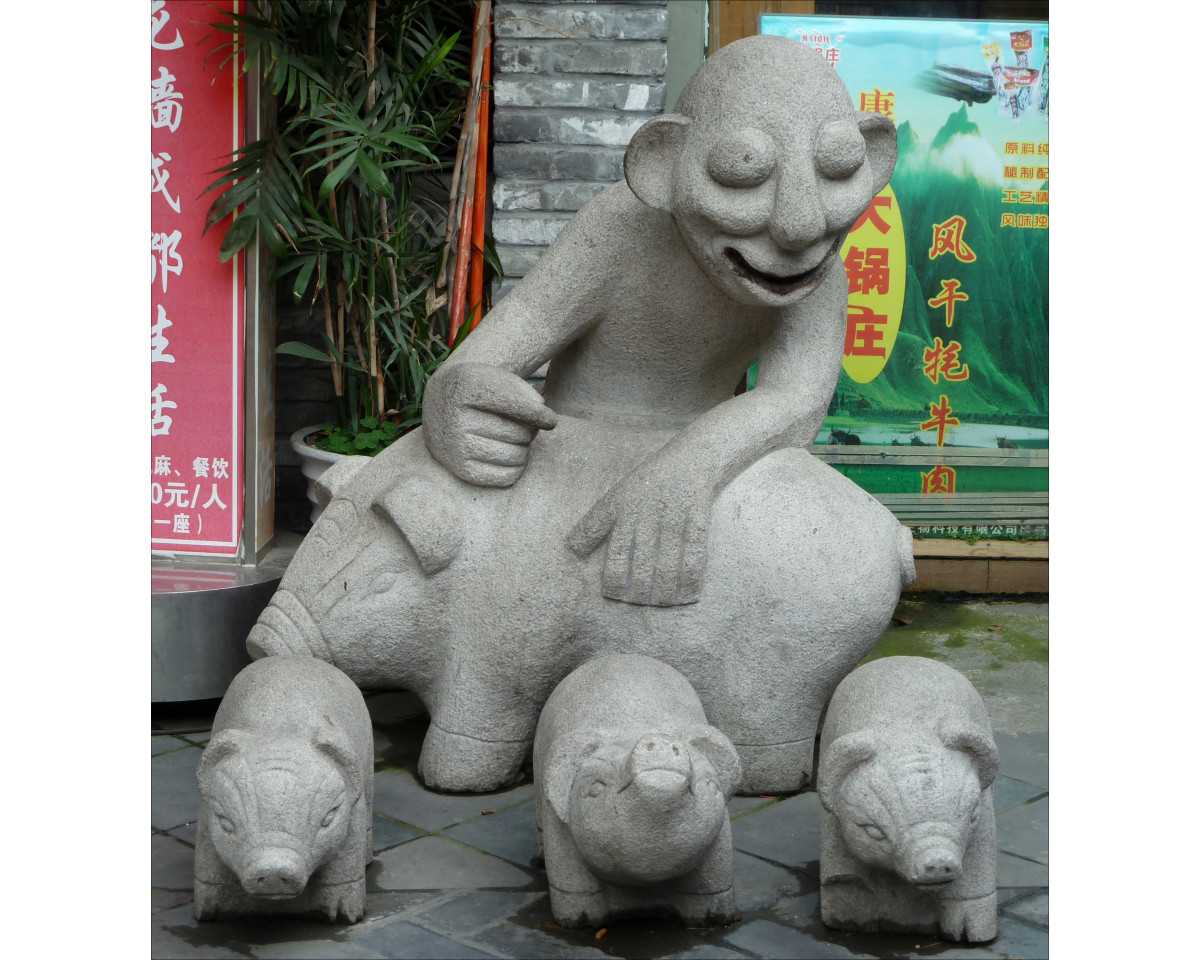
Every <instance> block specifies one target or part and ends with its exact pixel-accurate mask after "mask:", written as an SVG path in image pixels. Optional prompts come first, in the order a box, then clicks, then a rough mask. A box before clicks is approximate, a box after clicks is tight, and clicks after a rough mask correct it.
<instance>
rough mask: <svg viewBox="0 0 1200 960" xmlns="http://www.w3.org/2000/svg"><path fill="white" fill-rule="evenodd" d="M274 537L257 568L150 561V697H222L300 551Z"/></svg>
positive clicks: (291, 537) (289, 539) (287, 539)
mask: <svg viewBox="0 0 1200 960" xmlns="http://www.w3.org/2000/svg"><path fill="white" fill-rule="evenodd" d="M301 539H302V538H301V537H300V535H299V534H295V533H288V532H286V531H280V532H277V533H276V535H275V537H274V539H273V540H272V542H271V545H270V546H269V547H268V549H267V553H266V555H265V556H264V557H263V559H262V561H261V562H260V563H258V564H257V565H255V566H249V565H246V564H236V563H221V562H204V561H202V560H153V561H151V593H150V699H151V701H152V702H154V703H164V702H175V701H180V700H205V699H209V698H212V697H222V696H224V695H225V690H226V689H227V688H228V686H229V682H230V681H231V680H232V679H233V678H234V677H235V676H236V675H237V673H238V671H240V670H241V669H242V668H243V667H244V666H246V664H248V663H249V662H250V657H249V655H247V653H246V636H247V635H248V634H249V633H250V628H251V627H253V626H254V623H255V621H256V620H257V619H258V615H259V614H260V613H262V611H263V608H264V607H266V605H267V603H268V602H269V601H270V599H271V596H272V594H274V593H275V589H276V587H278V586H279V581H280V579H281V578H282V577H283V573H284V570H286V569H287V565H288V564H289V563H290V562H291V559H292V556H293V555H294V554H295V552H296V548H297V547H299V545H300V541H301Z"/></svg>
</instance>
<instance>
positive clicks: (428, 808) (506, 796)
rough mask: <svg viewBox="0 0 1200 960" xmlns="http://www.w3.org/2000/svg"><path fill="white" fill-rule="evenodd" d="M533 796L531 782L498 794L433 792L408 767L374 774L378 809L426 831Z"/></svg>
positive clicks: (376, 808) (471, 817) (472, 817)
mask: <svg viewBox="0 0 1200 960" xmlns="http://www.w3.org/2000/svg"><path fill="white" fill-rule="evenodd" d="M532 796H533V784H532V783H524V784H520V785H518V786H516V787H513V788H511V789H509V790H503V791H500V792H499V793H463V794H457V793H454V794H452V793H433V792H431V791H429V790H426V789H425V787H424V786H422V784H421V783H420V782H419V781H418V780H417V779H416V777H414V776H413V775H412V773H410V772H409V771H408V770H378V771H376V773H375V812H376V813H382V814H384V815H386V816H388V817H391V818H392V819H394V820H398V821H400V822H401V823H405V824H408V825H410V826H413V827H417V828H419V829H421V830H425V831H426V832H432V831H435V830H441V829H442V828H444V827H449V826H452V825H453V824H456V823H462V822H463V821H464V820H471V819H474V818H475V817H478V816H481V815H482V813H483V811H484V810H502V809H504V808H506V807H509V806H511V805H512V804H514V803H519V802H520V801H522V800H528V799H529V798H530V797H532Z"/></svg>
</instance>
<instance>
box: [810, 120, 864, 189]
mask: <svg viewBox="0 0 1200 960" xmlns="http://www.w3.org/2000/svg"><path fill="white" fill-rule="evenodd" d="M813 153H814V156H813V159H814V160H815V161H816V164H817V170H818V171H820V173H821V175H822V176H824V177H828V178H829V179H830V180H845V179H846V178H847V177H848V176H850V175H851V174H852V173H854V172H855V171H856V170H857V169H858V168H859V167H861V166H862V165H863V161H864V160H865V159H866V158H867V142H866V141H865V140H863V137H862V134H861V133H859V132H858V124H857V123H855V122H854V121H853V120H835V121H834V122H833V123H827V124H825V126H824V127H823V128H822V129H821V133H820V135H819V136H818V137H817V147H816V150H815V151H814V152H813Z"/></svg>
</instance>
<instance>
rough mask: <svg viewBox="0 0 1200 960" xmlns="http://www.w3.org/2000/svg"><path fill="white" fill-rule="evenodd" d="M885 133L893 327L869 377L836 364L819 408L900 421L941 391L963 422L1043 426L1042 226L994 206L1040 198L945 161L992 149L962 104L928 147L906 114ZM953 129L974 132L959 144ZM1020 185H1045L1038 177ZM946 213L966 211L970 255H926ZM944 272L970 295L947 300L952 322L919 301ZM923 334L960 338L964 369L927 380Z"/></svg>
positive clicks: (1045, 253)
mask: <svg viewBox="0 0 1200 960" xmlns="http://www.w3.org/2000/svg"><path fill="white" fill-rule="evenodd" d="M897 133H898V140H899V156H898V159H897V163H896V171H895V173H894V174H893V176H892V181H891V183H892V189H893V190H895V192H896V199H897V202H898V204H899V207H900V213H901V217H902V219H903V222H904V234H905V242H906V244H907V247H908V259H909V263H908V267H907V283H906V287H905V303H904V312H903V316H902V319H901V324H900V332H899V335H898V336H897V339H896V345H895V347H894V349H893V352H892V355H891V357H890V358H889V359H888V363H887V366H886V367H884V369H883V372H882V373H880V375H879V376H878V377H876V378H875V379H874V380H873V381H872V382H870V383H865V384H864V383H855V382H854V381H853V380H851V379H850V378H849V377H848V376H847V375H846V374H845V373H844V372H843V373H842V375H841V377H840V379H839V381H838V385H837V390H836V393H835V395H834V401H833V403H832V404H831V405H830V411H829V412H830V414H833V415H842V416H847V415H848V416H853V417H856V418H863V419H866V418H871V419H880V420H898V421H911V420H912V419H914V418H915V417H927V416H928V409H929V403H930V401H931V400H936V399H937V397H938V395H940V394H941V393H945V394H946V395H947V397H948V399H949V401H950V404H951V406H952V408H953V411H954V415H955V416H959V417H960V418H961V419H962V420H963V422H964V423H966V422H969V421H970V422H988V423H1010V424H1021V425H1026V426H1037V427H1046V426H1047V423H1048V413H1049V399H1048V398H1049V365H1048V357H1047V330H1048V315H1049V300H1048V291H1047V289H1046V279H1045V278H1046V277H1047V275H1048V268H1049V243H1048V231H1047V230H1044V229H1019V228H1015V227H1011V226H1009V227H1003V228H1002V227H1001V226H1000V220H1001V214H1002V213H1014V214H1033V215H1037V214H1045V213H1047V212H1048V207H1047V205H1045V204H1024V203H1022V204H1014V203H1003V202H1002V200H1003V191H1002V188H1001V185H1000V184H999V183H998V182H995V181H994V180H992V179H991V178H990V177H986V176H985V177H980V176H977V175H975V174H973V173H972V172H970V171H969V170H967V169H965V167H963V166H962V165H960V166H959V168H958V172H951V170H950V164H948V163H947V162H946V160H947V151H949V150H951V149H952V148H954V147H956V146H957V147H962V146H968V147H970V148H971V150H970V151H967V152H968V153H972V154H975V155H978V154H980V153H982V152H983V150H982V149H981V148H986V150H987V152H989V153H991V155H992V156H993V157H994V156H995V153H994V152H993V151H991V148H990V147H988V146H987V144H986V141H984V140H983V139H982V137H980V134H979V127H978V126H977V125H976V124H975V123H973V122H972V121H971V120H970V119H969V118H968V116H967V108H966V105H965V104H964V105H963V106H961V107H960V108H959V109H958V111H957V112H955V113H952V114H951V115H950V116H949V117H948V118H947V120H946V123H945V124H944V125H943V126H942V128H941V129H940V130H939V131H938V132H937V135H936V136H935V137H934V138H933V140H932V142H931V143H930V144H929V146H928V148H925V147H924V145H923V144H921V143H920V142H918V138H917V136H916V134H915V133H914V132H913V130H912V129H911V127H910V126H909V124H908V123H907V122H905V123H901V124H900V126H899V128H898V130H897ZM960 138H974V139H976V140H978V141H979V143H978V144H962V143H961V141H960ZM960 154H961V151H960V153H956V154H955V155H956V156H958V155H960ZM998 160H999V158H997V161H998ZM1026 162H1028V160H1026ZM1024 186H1026V187H1027V188H1030V189H1039V190H1048V189H1049V186H1048V184H1046V183H1034V182H1028V183H1027V184H1024ZM954 216H961V217H963V218H964V219H965V220H966V222H967V226H966V229H965V231H964V234H963V238H964V240H965V242H966V243H967V245H968V246H969V247H970V248H971V250H972V251H974V253H975V257H976V258H975V260H974V262H971V263H963V262H960V261H959V260H957V259H956V258H955V257H954V256H953V255H952V254H949V253H945V254H942V255H941V256H939V257H937V258H936V259H934V260H930V259H929V256H928V251H929V248H930V246H931V245H932V239H933V225H934V224H935V223H943V222H945V221H946V220H948V219H950V218H951V217H954ZM952 278H953V279H957V280H958V281H959V282H960V284H961V287H960V289H961V290H962V291H963V292H965V293H966V294H967V295H968V296H969V297H970V300H969V301H965V302H959V303H958V304H957V305H956V308H955V315H954V325H953V326H952V327H947V326H946V323H945V309H944V308H941V307H938V308H932V307H929V306H928V304H927V301H928V300H929V299H932V298H935V297H937V296H938V295H939V294H940V293H941V292H942V283H941V282H942V281H943V280H949V279H952ZM935 337H941V338H942V342H943V343H949V342H950V341H951V340H957V341H958V342H959V343H961V344H962V350H961V352H960V354H959V360H960V362H961V363H964V364H966V365H967V367H968V368H969V370H970V376H969V378H968V379H966V380H960V381H953V382H947V381H945V380H939V383H938V384H937V385H935V384H934V383H932V382H931V381H930V380H929V379H928V378H927V377H926V376H925V374H924V371H923V368H924V359H923V354H924V350H925V348H926V347H932V346H933V344H934V338H935Z"/></svg>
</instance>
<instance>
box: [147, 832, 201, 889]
mask: <svg viewBox="0 0 1200 960" xmlns="http://www.w3.org/2000/svg"><path fill="white" fill-rule="evenodd" d="M195 860H196V856H195V851H194V850H192V848H191V847H188V846H184V845H183V844H182V843H180V842H179V841H178V840H176V839H175V838H174V837H167V836H164V835H162V834H161V833H160V834H155V835H153V836H151V837H150V886H151V887H154V888H155V889H156V890H182V891H186V892H187V893H189V894H190V893H191V891H192V885H193V881H194V879H195Z"/></svg>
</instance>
